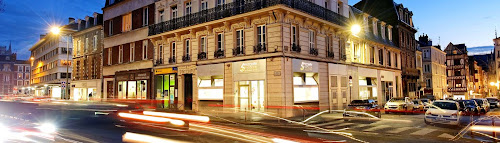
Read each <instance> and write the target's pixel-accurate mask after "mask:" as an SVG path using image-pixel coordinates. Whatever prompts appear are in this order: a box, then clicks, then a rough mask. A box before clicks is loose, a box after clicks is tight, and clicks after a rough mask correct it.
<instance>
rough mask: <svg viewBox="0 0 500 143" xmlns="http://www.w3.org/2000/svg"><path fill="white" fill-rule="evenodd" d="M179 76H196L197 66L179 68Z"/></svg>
mask: <svg viewBox="0 0 500 143" xmlns="http://www.w3.org/2000/svg"><path fill="white" fill-rule="evenodd" d="M178 71H179V74H194V73H196V66H184V67H179V70H178Z"/></svg>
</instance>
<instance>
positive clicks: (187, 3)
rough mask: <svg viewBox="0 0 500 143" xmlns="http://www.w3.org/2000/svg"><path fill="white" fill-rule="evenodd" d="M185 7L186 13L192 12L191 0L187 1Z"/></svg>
mask: <svg viewBox="0 0 500 143" xmlns="http://www.w3.org/2000/svg"><path fill="white" fill-rule="evenodd" d="M184 7H185V8H186V10H185V11H184V15H189V14H191V1H189V2H186V3H185V4H184Z"/></svg>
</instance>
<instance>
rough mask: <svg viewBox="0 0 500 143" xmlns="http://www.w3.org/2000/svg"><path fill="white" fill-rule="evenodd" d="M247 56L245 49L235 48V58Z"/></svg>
mask: <svg viewBox="0 0 500 143" xmlns="http://www.w3.org/2000/svg"><path fill="white" fill-rule="evenodd" d="M241 55H245V47H236V48H233V56H241Z"/></svg>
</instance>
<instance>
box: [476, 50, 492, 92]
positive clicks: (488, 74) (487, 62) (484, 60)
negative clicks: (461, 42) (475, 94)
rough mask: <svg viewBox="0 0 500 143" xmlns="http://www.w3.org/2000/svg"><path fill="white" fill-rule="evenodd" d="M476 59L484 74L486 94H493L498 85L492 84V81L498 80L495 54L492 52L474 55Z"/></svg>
mask: <svg viewBox="0 0 500 143" xmlns="http://www.w3.org/2000/svg"><path fill="white" fill-rule="evenodd" d="M473 57H474V61H476V62H477V65H478V66H479V67H481V69H482V70H483V72H484V74H483V76H484V78H483V79H484V81H483V85H484V88H483V90H485V92H486V93H485V94H483V95H484V96H488V97H490V96H493V95H494V94H495V92H496V90H497V88H496V86H491V85H490V82H496V73H495V55H494V53H493V52H492V53H491V54H484V55H474V56H473Z"/></svg>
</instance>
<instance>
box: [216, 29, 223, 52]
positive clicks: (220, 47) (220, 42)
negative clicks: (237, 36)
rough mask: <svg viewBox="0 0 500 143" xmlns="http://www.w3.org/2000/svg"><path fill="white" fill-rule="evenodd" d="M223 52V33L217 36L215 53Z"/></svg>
mask: <svg viewBox="0 0 500 143" xmlns="http://www.w3.org/2000/svg"><path fill="white" fill-rule="evenodd" d="M222 50H224V33H219V34H217V51H222Z"/></svg>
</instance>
